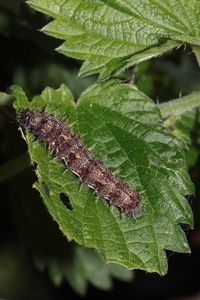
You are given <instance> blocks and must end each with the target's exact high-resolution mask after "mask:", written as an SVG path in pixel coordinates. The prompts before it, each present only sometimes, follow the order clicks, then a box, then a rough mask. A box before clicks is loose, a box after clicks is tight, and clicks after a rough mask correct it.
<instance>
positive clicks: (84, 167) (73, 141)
mask: <svg viewBox="0 0 200 300" xmlns="http://www.w3.org/2000/svg"><path fill="white" fill-rule="evenodd" d="M17 119H18V124H19V126H20V127H21V128H22V129H23V130H24V131H26V130H27V131H29V132H31V133H32V134H33V136H34V137H35V138H36V139H38V140H40V141H42V142H43V143H44V144H45V145H46V146H47V147H48V149H49V150H50V152H51V153H52V155H53V156H54V157H56V158H57V159H59V160H62V161H63V162H64V164H65V166H66V168H67V169H68V170H69V171H71V172H73V173H74V174H75V175H77V176H78V178H79V180H80V182H81V183H82V184H83V185H85V186H88V187H89V188H92V189H93V190H94V192H95V194H96V196H98V197H99V198H102V199H105V200H107V201H108V202H110V203H111V204H112V205H114V206H117V207H118V208H119V209H120V210H121V211H122V212H124V213H126V214H128V215H131V216H134V215H136V214H138V213H139V212H140V210H141V196H140V194H139V192H137V191H134V190H132V189H131V188H130V187H129V185H128V184H127V183H126V182H124V181H122V180H120V179H118V178H117V177H116V176H115V175H114V174H113V173H112V172H111V171H110V170H109V169H108V168H107V167H106V166H105V165H104V164H103V162H101V161H100V160H98V159H97V158H96V157H95V156H94V155H93V154H92V153H91V151H90V150H89V149H88V148H87V147H86V146H85V145H84V144H83V142H82V140H81V138H80V137H79V136H78V135H77V134H75V133H74V132H73V131H72V129H71V127H70V126H69V125H67V124H66V123H64V122H63V121H61V120H59V119H58V118H56V117H55V116H54V115H52V114H46V113H44V112H42V111H34V110H31V109H22V110H20V111H19V113H18V118H17Z"/></svg>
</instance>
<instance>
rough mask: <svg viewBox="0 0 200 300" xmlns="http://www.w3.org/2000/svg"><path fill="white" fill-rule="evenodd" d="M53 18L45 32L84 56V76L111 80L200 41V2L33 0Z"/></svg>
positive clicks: (70, 53) (75, 54)
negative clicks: (170, 50) (95, 76)
mask: <svg viewBox="0 0 200 300" xmlns="http://www.w3.org/2000/svg"><path fill="white" fill-rule="evenodd" d="M28 4H29V5H30V6H32V7H33V8H35V9H36V10H38V11H40V12H43V13H45V14H47V15H49V16H52V17H53V19H54V20H53V21H52V22H50V23H49V24H48V25H46V26H45V27H44V28H43V29H42V30H43V31H44V32H45V33H47V34H49V35H51V36H54V37H56V38H60V39H63V40H65V42H64V43H63V44H62V45H61V46H60V47H59V48H58V49H57V50H58V51H59V52H61V53H63V54H65V55H67V56H70V57H74V58H77V59H81V60H84V64H83V66H82V68H81V71H80V73H81V74H85V75H88V74H93V73H100V78H102V79H106V78H108V77H109V76H111V75H116V74H118V73H119V72H120V71H122V70H124V69H125V68H127V67H128V66H130V65H134V64H136V63H138V62H140V61H144V60H147V59H150V58H151V57H155V56H158V55H160V54H162V53H163V52H165V51H168V50H169V49H172V48H174V47H178V46H180V45H181V44H183V43H190V44H191V45H194V47H195V49H196V50H197V49H198V48H199V45H200V33H199V24H200V2H199V0H192V1H187V0H182V1H180V0H166V1H153V0H140V1H138V0H132V1H127V0H126V1H125V0H120V1H119V0H99V1H98V0H96V1H91V0H85V1H82V0H65V1H64V0H56V1H52V0H31V1H28Z"/></svg>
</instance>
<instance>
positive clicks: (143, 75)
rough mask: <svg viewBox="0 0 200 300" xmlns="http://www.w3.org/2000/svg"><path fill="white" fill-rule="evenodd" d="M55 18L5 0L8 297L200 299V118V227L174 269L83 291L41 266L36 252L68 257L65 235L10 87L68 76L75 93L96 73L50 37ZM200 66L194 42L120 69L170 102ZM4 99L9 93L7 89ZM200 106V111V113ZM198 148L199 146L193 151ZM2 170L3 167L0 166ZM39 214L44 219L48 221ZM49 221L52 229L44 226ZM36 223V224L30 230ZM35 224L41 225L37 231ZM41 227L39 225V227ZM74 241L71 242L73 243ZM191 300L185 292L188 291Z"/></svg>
mask: <svg viewBox="0 0 200 300" xmlns="http://www.w3.org/2000/svg"><path fill="white" fill-rule="evenodd" d="M49 21H50V19H49V18H48V17H46V16H43V15H41V14H39V13H37V12H35V11H33V10H32V9H30V8H29V7H28V6H27V5H26V4H25V3H24V1H22V0H16V1H12V0H7V1H3V0H0V92H4V93H6V95H4V96H7V97H8V98H7V99H8V101H6V103H5V104H4V103H3V102H1V101H0V163H1V165H2V166H3V165H4V164H7V163H9V162H11V163H12V164H11V166H12V168H13V160H15V159H16V158H20V157H21V160H20V159H17V160H16V168H13V172H11V173H10V174H8V175H7V176H5V173H4V174H0V179H1V178H2V175H4V176H3V177H4V180H1V182H0V298H5V299H14V300H15V299H16V300H18V299H20V300H21V299H22V300H23V299H24V300H25V299H50V300H51V299H52V300H54V299H58V300H61V299H67V298H70V299H79V298H80V299H82V298H84V297H85V298H87V299H94V298H95V297H96V298H97V297H99V298H100V297H102V298H104V299H110V298H114V297H115V298H119V297H120V298H122V297H126V298H127V299H179V298H180V299H183V298H184V297H188V299H193V298H192V297H193V296H194V297H195V298H194V299H197V298H196V297H197V295H198V294H199V299H200V279H199V278H200V231H199V225H200V222H199V220H200V213H199V203H198V200H199V192H200V191H199V179H200V172H199V165H200V164H199V163H200V157H199V128H200V127H199V122H198V121H197V122H196V123H195V125H194V127H193V128H192V130H191V132H190V135H191V138H192V145H191V149H193V151H194V153H196V156H195V159H193V163H191V162H190V163H188V167H189V170H190V174H191V178H192V181H193V182H194V184H195V185H196V197H190V198H189V201H190V202H191V205H192V208H193V211H194V217H195V229H194V230H193V231H191V230H190V229H189V228H184V229H185V231H186V234H187V237H188V240H189V243H190V245H191V250H192V254H180V253H171V252H168V253H167V255H168V262H169V272H168V274H167V275H166V276H164V277H161V276H159V275H157V274H147V273H145V272H144V271H135V272H134V278H133V280H132V281H131V282H122V281H119V280H116V279H114V280H113V289H112V290H110V291H106V292H105V291H102V290H99V289H97V288H95V287H94V286H92V285H90V284H88V289H87V293H86V295H85V296H79V295H78V294H77V293H75V292H74V291H73V290H72V288H71V287H70V285H69V284H68V283H67V282H66V281H64V282H63V283H62V284H61V285H60V286H58V287H56V286H54V284H53V283H52V281H51V280H50V278H49V275H48V272H47V271H43V272H40V271H39V270H38V268H36V266H35V263H34V260H33V253H36V252H37V253H38V251H39V252H40V251H41V253H43V254H44V253H46V255H47V256H49V257H52V256H54V255H59V256H62V255H63V253H62V251H63V250H60V249H64V248H65V244H67V242H66V240H65V238H63V236H62V235H61V233H60V231H59V230H58V228H57V225H56V224H55V223H53V221H52V220H51V217H50V216H49V215H48V213H47V211H46V209H45V208H44V207H43V204H41V199H40V197H39V196H38V193H37V192H36V191H35V190H33V189H32V184H33V183H34V181H35V177H34V176H35V175H34V172H33V168H32V167H27V166H28V165H29V164H28V157H27V156H26V145H25V143H24V142H23V140H22V139H21V136H20V133H19V131H18V129H17V125H16V121H15V112H14V110H13V108H12V101H13V98H12V96H10V89H9V88H10V86H11V85H12V84H18V85H20V86H22V87H23V88H24V89H25V91H26V92H27V94H28V95H29V96H30V97H31V96H33V95H35V94H37V93H40V92H41V91H42V90H43V88H45V87H46V86H51V87H55V88H56V87H59V86H60V84H61V83H65V84H67V85H68V87H69V88H70V89H71V90H72V92H73V94H74V97H75V99H77V98H78V96H79V95H80V93H81V92H82V91H84V90H85V89H86V88H87V86H90V85H91V84H92V82H95V80H96V79H97V77H96V76H91V77H87V78H78V77H77V74H78V70H79V68H80V65H81V62H79V61H76V60H73V59H70V58H67V57H64V56H62V55H60V54H57V53H56V51H55V50H54V49H55V48H56V47H57V46H58V45H60V43H61V41H59V40H56V39H53V38H50V37H48V36H46V35H44V34H43V33H40V32H39V31H38V29H40V28H41V27H42V26H43V25H45V24H46V23H47V22H49ZM199 72H200V68H199V67H198V64H197V62H196V59H195V56H194V55H193V53H192V50H191V48H190V47H189V46H187V45H184V46H183V47H181V48H179V49H178V50H174V51H171V52H169V53H167V54H165V55H163V56H162V57H160V58H157V59H153V60H152V61H151V62H145V63H142V64H140V65H138V66H137V67H136V68H135V69H134V68H131V69H129V70H128V71H127V72H126V73H124V74H122V75H121V76H120V79H122V80H126V81H127V80H131V79H132V78H133V73H134V80H135V83H136V85H137V86H138V87H139V88H140V89H141V90H142V91H143V92H144V93H146V94H148V95H149V96H150V97H151V98H152V99H153V100H154V101H155V102H162V101H168V100H171V99H173V98H178V97H179V95H180V94H181V95H187V94H189V93H191V92H192V91H195V90H199V88H200V76H199V74H200V73H199ZM0 99H2V94H0ZM197 113H198V112H197ZM192 153H193V152H192ZM0 170H1V172H3V169H2V168H0ZM38 220H42V222H41V223H40V222H39V221H38ZM41 224H42V226H44V224H46V227H45V228H46V230H44V231H43V232H42V231H41V230H40V226H41ZM30 228H31V229H30ZM31 230H33V231H31ZM35 231H37V232H35ZM48 233H50V236H51V237H50V239H56V240H55V241H54V243H53V245H54V246H52V243H51V241H52V240H50V239H49V244H48V243H46V244H45V245H44V244H42V243H41V245H36V244H37V242H35V240H34V239H35V238H36V237H35V236H36V235H37V236H38V235H39V237H40V239H41V241H42V240H43V239H44V240H45V241H48V238H47V234H48ZM66 247H67V246H66ZM184 299H185V298H184Z"/></svg>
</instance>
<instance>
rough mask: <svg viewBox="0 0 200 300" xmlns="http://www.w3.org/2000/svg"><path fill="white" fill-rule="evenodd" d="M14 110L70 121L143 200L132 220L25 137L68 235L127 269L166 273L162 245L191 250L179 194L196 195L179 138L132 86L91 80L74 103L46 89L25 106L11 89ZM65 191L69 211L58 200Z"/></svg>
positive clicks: (42, 188) (188, 217)
mask: <svg viewBox="0 0 200 300" xmlns="http://www.w3.org/2000/svg"><path fill="white" fill-rule="evenodd" d="M13 92H14V95H15V96H16V98H17V102H16V103H15V107H16V109H17V110H19V109H21V108H23V107H30V108H32V109H38V110H42V109H44V108H45V111H46V112H47V113H53V114H54V115H56V116H57V117H58V118H60V119H62V120H63V121H65V122H67V123H68V124H73V130H74V131H75V132H76V133H78V134H80V135H81V136H82V138H83V141H84V143H85V144H86V145H87V147H92V146H93V147H92V150H91V151H92V152H93V154H94V155H95V156H96V157H97V158H99V159H101V160H103V162H104V163H105V165H106V166H107V167H108V168H109V169H110V170H111V171H116V172H117V176H118V177H119V178H121V179H122V180H124V181H126V182H127V183H128V184H129V185H130V186H131V187H132V188H133V189H134V190H137V191H139V192H140V194H141V197H142V211H141V213H140V214H138V215H136V216H135V217H129V216H127V215H125V214H124V213H121V212H120V211H119V210H118V209H117V208H116V207H114V206H109V205H108V204H107V203H106V201H105V200H102V199H99V198H97V197H96V196H95V195H94V193H93V191H92V190H91V189H90V188H87V187H83V186H81V185H80V181H79V179H78V178H77V177H76V176H75V175H74V174H72V173H70V172H68V171H67V170H66V168H65V166H64V165H63V164H62V163H61V162H59V161H57V160H56V159H55V158H53V157H52V156H51V154H50V153H49V152H48V150H47V149H46V147H45V146H44V145H43V144H42V143H40V142H38V141H35V140H34V138H33V136H32V135H31V134H27V143H28V146H29V152H30V155H31V160H32V161H33V162H34V163H35V164H36V165H37V168H36V174H37V176H38V182H37V183H35V187H36V188H37V189H38V191H39V192H40V194H41V196H42V198H43V199H44V202H45V204H46V206H47V208H48V210H49V212H50V213H51V215H52V216H53V218H54V219H55V220H56V221H57V223H58V224H59V227H60V229H61V230H62V232H63V233H64V234H65V235H66V236H67V237H68V239H69V240H75V241H76V242H77V243H79V244H81V245H83V246H86V247H92V248H96V249H97V250H98V251H99V252H101V253H102V254H103V256H104V257H105V258H106V260H107V261H109V262H115V263H118V264H121V265H124V266H126V267H127V268H130V269H133V268H139V269H143V270H146V271H148V272H158V273H160V274H165V273H166V271H167V259H166V254H165V251H164V249H168V250H172V251H178V252H189V251H190V250H189V247H188V244H187V240H186V237H185V234H184V232H183V231H182V229H181V227H180V224H181V223H185V224H189V225H191V226H192V224H193V219H192V213H191V209H190V206H189V204H188V202H187V200H186V199H185V197H184V196H186V195H188V194H191V193H193V185H192V183H191V181H190V178H189V176H188V173H187V171H186V166H185V160H184V151H183V145H182V143H181V142H180V141H179V140H177V139H176V138H175V137H173V136H172V135H170V134H169V133H168V132H167V131H166V130H165V129H164V128H163V127H162V126H161V125H160V124H161V122H162V120H161V117H160V113H159V110H158V107H157V106H156V105H155V104H154V103H153V102H152V101H151V100H150V99H149V98H147V97H146V96H145V95H144V94H142V93H141V92H139V91H138V90H137V88H136V87H135V86H131V85H126V84H120V83H119V82H118V81H109V82H106V83H102V84H96V85H94V86H92V87H91V88H90V89H88V90H87V91H86V92H85V93H83V94H82V96H81V97H80V99H79V101H78V104H77V106H75V104H74V101H73V98H72V95H71V93H70V91H69V90H68V89H67V88H66V87H65V86H61V87H60V88H59V89H58V90H54V89H51V88H46V89H45V90H44V91H43V93H42V94H41V95H40V96H37V97H35V98H34V99H33V101H32V102H31V103H30V102H28V100H26V101H25V95H24V92H23V91H22V90H21V89H20V88H19V87H13ZM63 193H64V194H66V195H68V198H69V201H70V203H71V205H72V208H73V209H72V210H70V209H68V208H66V206H65V205H64V204H63V203H62V201H61V194H63Z"/></svg>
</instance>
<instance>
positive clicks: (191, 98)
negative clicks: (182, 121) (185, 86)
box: [160, 92, 200, 119]
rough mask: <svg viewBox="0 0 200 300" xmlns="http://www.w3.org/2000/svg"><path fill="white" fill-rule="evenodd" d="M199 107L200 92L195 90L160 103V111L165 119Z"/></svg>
mask: <svg viewBox="0 0 200 300" xmlns="http://www.w3.org/2000/svg"><path fill="white" fill-rule="evenodd" d="M198 107H200V92H195V93H192V94H190V95H188V96H185V97H183V98H180V99H175V100H172V101H169V102H166V103H162V104H160V111H161V115H162V117H163V118H164V119H165V118H168V117H170V116H173V115H180V114H183V113H185V112H187V111H190V110H192V109H195V108H198Z"/></svg>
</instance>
